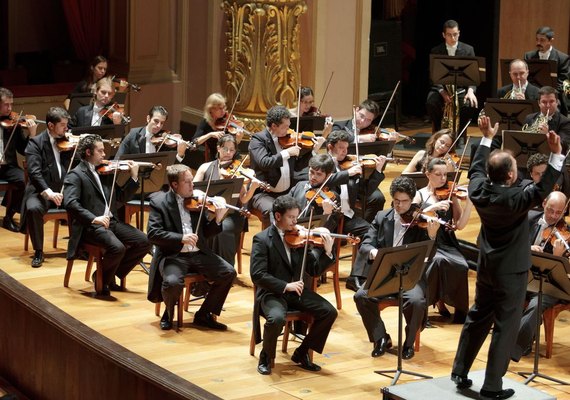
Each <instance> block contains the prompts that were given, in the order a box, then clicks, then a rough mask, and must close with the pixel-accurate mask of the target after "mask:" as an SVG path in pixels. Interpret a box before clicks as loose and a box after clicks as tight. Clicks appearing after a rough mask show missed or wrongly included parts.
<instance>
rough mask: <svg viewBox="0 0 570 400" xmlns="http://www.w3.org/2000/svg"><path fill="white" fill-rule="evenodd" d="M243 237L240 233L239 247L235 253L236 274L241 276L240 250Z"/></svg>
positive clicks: (243, 234)
mask: <svg viewBox="0 0 570 400" xmlns="http://www.w3.org/2000/svg"><path fill="white" fill-rule="evenodd" d="M244 237H245V232H242V233H240V235H239V246H238V252H237V265H238V270H237V272H238V274H241V250H242V249H243V240H244Z"/></svg>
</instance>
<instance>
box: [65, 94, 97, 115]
mask: <svg viewBox="0 0 570 400" xmlns="http://www.w3.org/2000/svg"><path fill="white" fill-rule="evenodd" d="M91 100H93V93H71V94H70V95H69V109H68V110H67V112H68V113H69V115H75V113H76V112H77V110H79V108H80V107H83V106H88V105H89V104H91Z"/></svg>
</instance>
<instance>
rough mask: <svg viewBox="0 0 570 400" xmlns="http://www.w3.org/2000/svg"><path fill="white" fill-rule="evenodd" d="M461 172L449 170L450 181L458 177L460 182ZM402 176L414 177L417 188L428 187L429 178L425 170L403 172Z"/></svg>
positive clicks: (448, 178)
mask: <svg viewBox="0 0 570 400" xmlns="http://www.w3.org/2000/svg"><path fill="white" fill-rule="evenodd" d="M461 172H462V171H459V172H448V173H447V180H448V181H452V182H453V181H454V180H455V178H456V177H457V181H458V182H459V179H461ZM402 176H406V177H408V178H410V179H412V180H413V181H414V182H415V184H416V188H418V189H421V188H423V187H426V186H427V185H428V178H427V176H426V174H425V173H423V172H408V173H405V174H402Z"/></svg>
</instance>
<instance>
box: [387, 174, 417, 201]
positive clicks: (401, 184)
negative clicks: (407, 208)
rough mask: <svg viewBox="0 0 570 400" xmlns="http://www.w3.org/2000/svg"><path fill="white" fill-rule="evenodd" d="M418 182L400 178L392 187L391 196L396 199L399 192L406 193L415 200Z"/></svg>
mask: <svg viewBox="0 0 570 400" xmlns="http://www.w3.org/2000/svg"><path fill="white" fill-rule="evenodd" d="M416 191H417V188H416V182H414V180H413V179H412V178H409V177H407V176H399V177H397V178H396V179H394V180H393V181H392V184H391V185H390V196H392V197H394V195H395V194H396V193H397V192H400V193H406V194H407V195H408V196H410V199H413V198H414V197H415V196H416Z"/></svg>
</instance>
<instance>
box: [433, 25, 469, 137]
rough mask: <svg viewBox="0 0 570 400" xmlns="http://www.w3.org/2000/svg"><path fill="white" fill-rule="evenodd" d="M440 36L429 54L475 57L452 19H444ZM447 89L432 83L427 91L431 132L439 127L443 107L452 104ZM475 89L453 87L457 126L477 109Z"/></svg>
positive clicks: (465, 121) (463, 124)
mask: <svg viewBox="0 0 570 400" xmlns="http://www.w3.org/2000/svg"><path fill="white" fill-rule="evenodd" d="M442 36H443V39H444V43H441V44H440V45H438V46H435V47H434V48H433V49H431V52H430V53H431V54H439V55H444V56H453V57H466V56H467V57H475V51H474V50H473V47H472V46H470V45H468V44H465V43H463V42H460V41H459V24H458V23H457V22H456V21H454V20H452V19H450V20H448V21H445V23H444V24H443V32H442ZM448 89H450V88H446V87H444V86H442V85H434V86H432V87H431V89H430V91H429V93H428V96H427V100H426V109H427V113H428V115H429V116H430V118H431V121H432V123H433V132H437V131H439V130H440V129H441V125H442V124H441V120H442V118H443V109H444V107H445V106H446V105H447V106H450V105H451V104H453V103H452V101H454V99H453V97H454V93H451V92H449V91H448ZM475 90H476V87H475V86H469V87H468V88H455V91H456V92H457V95H458V106H459V110H458V114H459V116H460V118H459V121H460V122H459V126H465V125H466V124H467V121H469V120H470V119H471V118H472V117H473V116H474V115H475V113H476V111H477V97H475Z"/></svg>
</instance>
